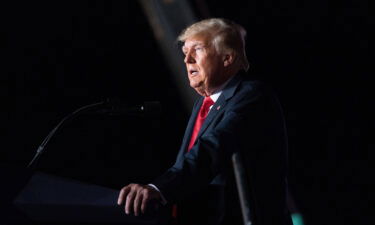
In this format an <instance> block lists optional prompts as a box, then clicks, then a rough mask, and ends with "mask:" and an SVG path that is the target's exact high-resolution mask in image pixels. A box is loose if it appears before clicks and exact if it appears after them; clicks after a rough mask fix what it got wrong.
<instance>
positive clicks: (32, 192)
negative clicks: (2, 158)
mask: <svg viewBox="0 0 375 225" xmlns="http://www.w3.org/2000/svg"><path fill="white" fill-rule="evenodd" d="M12 172H13V175H10V173H8V175H5V174H4V173H3V172H2V173H1V175H2V181H3V182H2V185H1V186H3V185H5V186H7V187H8V188H4V187H2V188H1V191H2V194H1V195H5V196H6V197H5V198H6V200H7V201H5V202H8V203H11V204H10V205H8V207H6V208H5V209H6V210H5V211H4V212H6V213H7V214H6V215H4V216H3V215H2V216H1V217H0V219H1V220H4V218H5V221H0V224H3V223H4V224H39V223H43V224H54V223H58V224H125V225H126V224H129V225H130V224H131V225H137V224H150V225H151V224H155V225H159V224H160V225H161V224H166V218H167V213H166V212H164V211H163V210H160V211H158V212H151V213H148V214H145V215H143V216H139V217H135V216H129V215H126V214H125V212H124V207H123V206H118V205H117V197H118V194H119V191H118V190H114V189H110V188H106V187H101V186H98V185H93V184H87V183H82V182H79V181H76V180H72V179H67V178H61V177H57V176H53V175H49V174H45V173H41V172H35V173H31V172H30V171H22V170H18V171H14V170H13V171H12ZM7 178H8V179H7ZM6 179H7V180H6ZM1 214H3V213H1Z"/></svg>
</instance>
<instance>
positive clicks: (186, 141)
mask: <svg viewBox="0 0 375 225" xmlns="http://www.w3.org/2000/svg"><path fill="white" fill-rule="evenodd" d="M202 103H203V98H202V97H200V98H199V99H198V100H197V101H196V103H195V105H194V108H193V111H192V112H191V116H190V118H189V122H188V125H187V127H186V130H185V134H184V138H183V140H182V144H181V148H180V151H179V153H178V156H177V161H179V159H181V157H182V155H183V154H184V153H186V151H187V148H188V145H189V142H190V137H191V134H192V132H193V127H194V124H195V120H196V118H197V116H198V112H199V108H200V107H201V105H202Z"/></svg>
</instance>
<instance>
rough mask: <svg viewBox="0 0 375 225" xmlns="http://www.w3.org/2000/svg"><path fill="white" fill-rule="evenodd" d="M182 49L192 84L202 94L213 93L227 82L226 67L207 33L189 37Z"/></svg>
mask: <svg viewBox="0 0 375 225" xmlns="http://www.w3.org/2000/svg"><path fill="white" fill-rule="evenodd" d="M182 51H183V53H184V55H185V59H184V62H185V64H186V69H187V73H188V77H189V81H190V86H191V87H192V88H194V89H195V90H196V91H197V92H198V93H199V94H200V95H202V96H209V95H211V94H213V92H214V91H216V89H217V88H218V87H220V85H221V84H223V83H224V82H225V68H224V62H223V57H222V55H220V54H218V53H217V51H216V49H215V47H214V46H213V44H212V42H211V38H210V37H209V36H207V35H195V36H192V37H190V38H187V39H186V41H185V43H184V46H183V47H182Z"/></svg>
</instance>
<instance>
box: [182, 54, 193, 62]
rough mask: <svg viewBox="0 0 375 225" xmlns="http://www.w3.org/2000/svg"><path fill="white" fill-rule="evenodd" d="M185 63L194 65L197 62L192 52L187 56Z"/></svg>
mask: <svg viewBox="0 0 375 225" xmlns="http://www.w3.org/2000/svg"><path fill="white" fill-rule="evenodd" d="M184 62H185V63H194V62H195V60H194V57H193V56H192V55H191V53H190V52H188V53H187V54H186V55H185V59H184Z"/></svg>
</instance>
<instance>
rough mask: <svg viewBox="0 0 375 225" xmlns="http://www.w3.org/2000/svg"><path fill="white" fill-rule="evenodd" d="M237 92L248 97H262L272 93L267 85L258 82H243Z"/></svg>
mask: <svg viewBox="0 0 375 225" xmlns="http://www.w3.org/2000/svg"><path fill="white" fill-rule="evenodd" d="M239 91H240V92H244V93H246V94H250V95H254V94H255V95H264V94H267V93H272V92H273V91H272V87H271V86H270V85H269V84H267V83H265V82H263V81H260V80H243V81H242V83H241V85H240V90H239Z"/></svg>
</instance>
